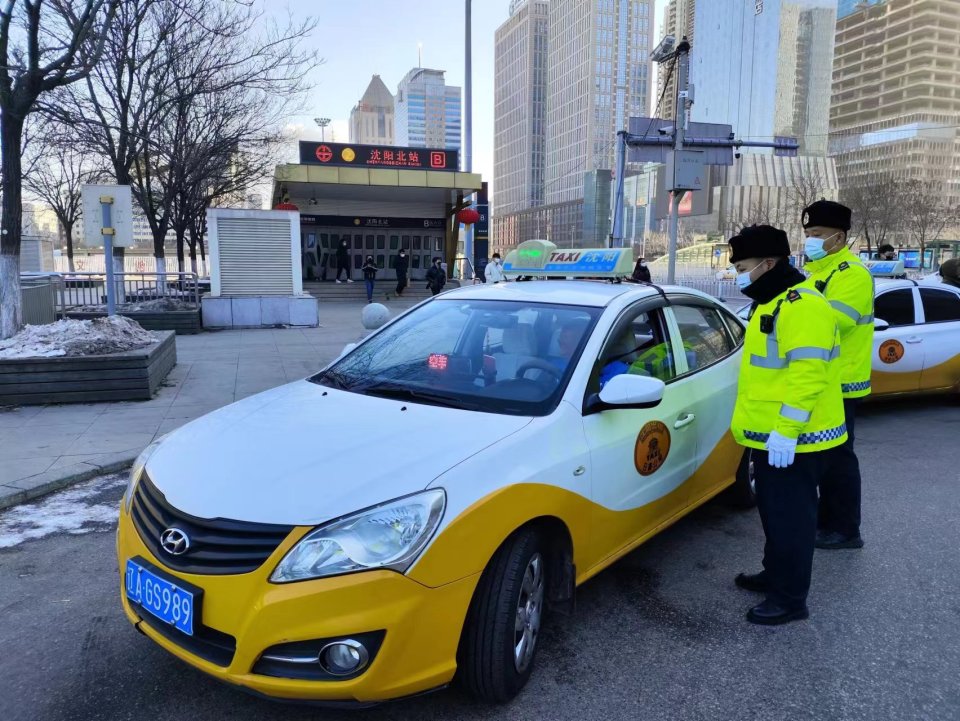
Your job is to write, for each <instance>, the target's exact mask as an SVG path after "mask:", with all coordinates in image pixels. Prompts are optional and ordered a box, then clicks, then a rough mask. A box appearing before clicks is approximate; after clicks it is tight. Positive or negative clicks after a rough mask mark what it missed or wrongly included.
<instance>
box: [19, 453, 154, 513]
mask: <svg viewBox="0 0 960 721" xmlns="http://www.w3.org/2000/svg"><path fill="white" fill-rule="evenodd" d="M138 455H139V453H129V452H128V453H117V454H114V455H113V456H111V457H110V458H109V459H106V460H104V461H103V462H102V463H75V464H73V465H72V466H65V467H63V468H58V469H56V470H53V471H46V472H44V473H39V474H37V475H36V476H30V477H29V478H24V479H23V480H20V481H16V482H15V485H6V486H2V485H0V511H2V510H4V509H6V508H11V507H12V506H18V505H20V504H21V503H26V502H27V501H32V500H35V499H37V498H40V497H41V496H46V495H48V494H50V493H53V492H54V491H59V490H62V489H64V488H67V487H68V486H72V485H75V484H77V483H81V482H83V481H88V480H90V479H91V478H95V477H96V476H102V475H104V474H107V473H115V472H117V471H122V470H124V469H125V468H129V467H130V466H132V465H133V462H134V461H135V460H136V459H137V456H138ZM7 490H10V491H13V493H10V494H4V492H5V491H7Z"/></svg>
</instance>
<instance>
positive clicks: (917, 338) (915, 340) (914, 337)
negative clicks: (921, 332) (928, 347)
mask: <svg viewBox="0 0 960 721" xmlns="http://www.w3.org/2000/svg"><path fill="white" fill-rule="evenodd" d="M907 343H923V338H921V337H920V336H918V335H912V336H910V337H909V338H907Z"/></svg>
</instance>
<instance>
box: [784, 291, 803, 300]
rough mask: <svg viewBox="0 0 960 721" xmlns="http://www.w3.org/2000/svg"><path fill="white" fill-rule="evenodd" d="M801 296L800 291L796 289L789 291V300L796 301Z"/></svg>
mask: <svg viewBox="0 0 960 721" xmlns="http://www.w3.org/2000/svg"><path fill="white" fill-rule="evenodd" d="M800 298H801V295H800V293H799V292H797V291H795V290H791V291H790V292H789V293H787V300H789V301H790V302H791V303H796V302H797V301H798V300H800Z"/></svg>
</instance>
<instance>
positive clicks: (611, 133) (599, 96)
mask: <svg viewBox="0 0 960 721" xmlns="http://www.w3.org/2000/svg"><path fill="white" fill-rule="evenodd" d="M653 15H654V13H653V2H652V1H650V0H551V2H550V22H549V33H550V35H549V41H548V42H549V50H548V61H547V67H548V71H547V72H548V78H547V126H546V142H547V157H546V174H545V187H544V195H545V201H546V203H547V204H554V203H566V202H577V201H580V200H582V199H583V197H584V174H585V173H587V172H589V171H591V170H596V169H601V168H606V169H610V168H613V167H614V155H615V150H616V136H617V132H618V131H620V130H625V129H626V127H627V119H628V118H630V117H631V116H636V115H646V113H647V109H648V108H649V105H650V94H651V73H650V70H651V65H650V61H649V55H650V50H651V46H652V44H653V30H654V28H653V24H654V23H653Z"/></svg>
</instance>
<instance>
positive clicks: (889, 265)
mask: <svg viewBox="0 0 960 721" xmlns="http://www.w3.org/2000/svg"><path fill="white" fill-rule="evenodd" d="M863 264H864V265H865V266H866V267H867V270H869V271H870V275H872V276H875V277H877V278H896V277H897V276H901V275H903V274H904V273H906V271H905V270H904V268H903V261H902V260H865V261H863Z"/></svg>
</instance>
